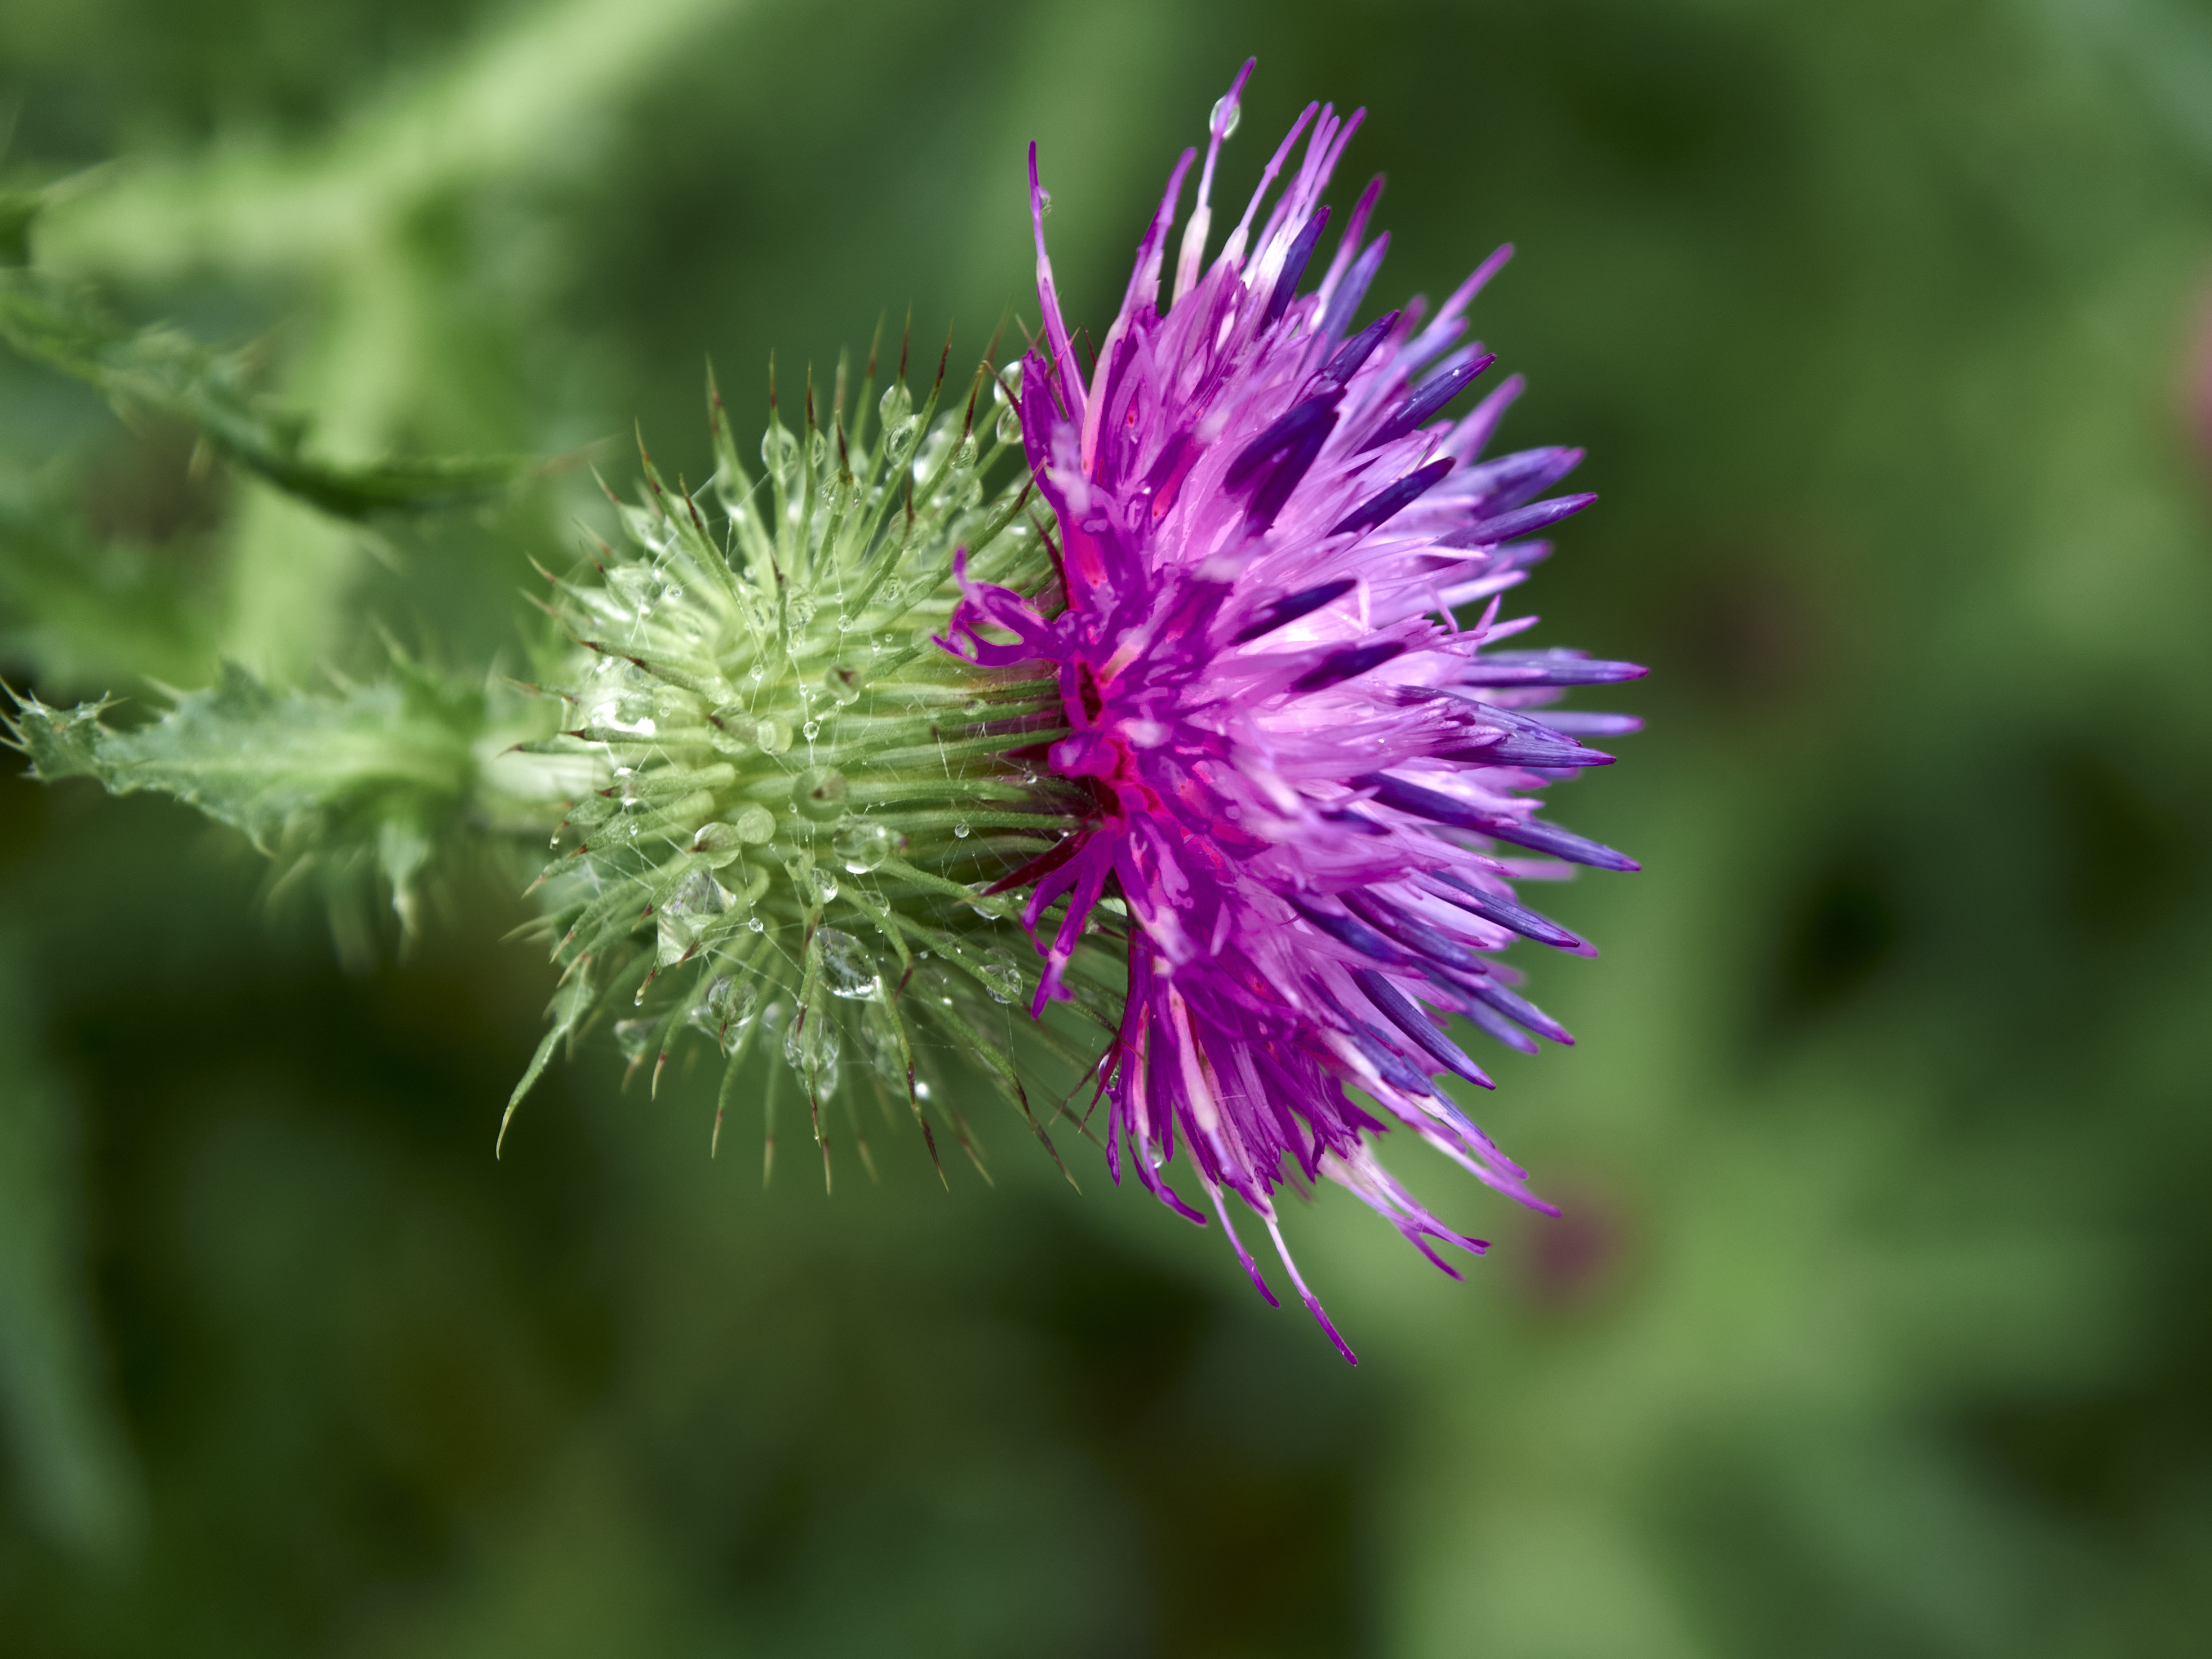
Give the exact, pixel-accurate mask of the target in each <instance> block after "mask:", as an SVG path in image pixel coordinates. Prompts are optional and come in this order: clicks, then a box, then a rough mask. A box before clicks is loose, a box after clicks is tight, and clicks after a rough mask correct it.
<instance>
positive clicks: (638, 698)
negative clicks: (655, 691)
mask: <svg viewBox="0 0 2212 1659" xmlns="http://www.w3.org/2000/svg"><path fill="white" fill-rule="evenodd" d="M584 724H585V725H586V726H587V727H589V728H591V729H592V730H593V731H598V732H634V733H635V734H636V735H637V736H639V737H643V738H649V737H651V736H652V735H653V732H655V731H656V730H657V729H658V728H657V727H656V726H654V725H653V698H652V696H651V695H650V694H649V693H647V692H643V691H613V692H610V693H605V694H603V695H601V696H596V697H593V698H592V699H591V701H590V702H588V703H587V704H586V708H585V714H584Z"/></svg>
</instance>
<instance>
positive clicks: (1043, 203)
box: [1037, 185, 1052, 218]
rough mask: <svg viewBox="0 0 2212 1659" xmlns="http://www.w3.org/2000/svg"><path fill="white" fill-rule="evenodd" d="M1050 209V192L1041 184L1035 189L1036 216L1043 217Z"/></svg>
mask: <svg viewBox="0 0 2212 1659" xmlns="http://www.w3.org/2000/svg"><path fill="white" fill-rule="evenodd" d="M1051 211H1052V192H1051V191H1048V190H1046V189H1045V188H1043V187H1042V185H1040V186H1039V187H1038V189H1037V216H1038V217H1039V218H1042V217H1044V216H1046V215H1047V214H1048V213H1050V212H1051Z"/></svg>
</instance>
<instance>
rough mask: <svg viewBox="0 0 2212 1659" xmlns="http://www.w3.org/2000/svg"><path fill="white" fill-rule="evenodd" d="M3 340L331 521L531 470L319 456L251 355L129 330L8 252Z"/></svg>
mask: <svg viewBox="0 0 2212 1659" xmlns="http://www.w3.org/2000/svg"><path fill="white" fill-rule="evenodd" d="M0 340H5V341H6V342H7V343H9V345H11V346H13V347H14V348H15V349H16V350H18V351H20V352H21V353H22V354H23V355H24V356H27V357H31V358H33V359H36V360H37V361H38V362H43V363H46V364H47V365H48V366H49V367H51V368H58V369H60V370H61V371H62V372H63V373H64V374H73V375H75V376H76V377H77V378H78V379H79V380H84V381H87V382H88V383H89V384H91V385H93V386H97V387H99V388H100V390H101V391H102V392H106V394H107V395H108V397H110V398H112V399H114V400H115V402H116V404H118V407H120V408H122V409H125V410H131V409H144V410H153V411H155V412H157V413H160V414H163V415H167V416H171V417H173V418H174V419H177V420H180V421H183V422H186V423H187V424H188V425H190V426H191V427H192V428H193V429H194V430H196V431H197V432H198V433H199V435H200V436H201V437H202V439H203V440H204V441H205V442H207V443H208V444H209V445H210V447H212V448H213V449H214V450H215V451H216V453H218V454H220V455H222V457H224V458H225V459H228V460H229V461H231V462H233V463H234V464H235V465H240V466H242V467H245V468H246V469H247V470H248V471H252V472H255V473H258V475H259V476H261V477H264V478H266V479H268V480H269V482H270V483H273V484H275V485H276V487H277V488H278V489H283V490H285V491H287V492H289V493H290V494H292V495H297V496H299V497H300V498H301V500H303V501H309V502H312V503H313V505H314V506H316V507H319V508H321V509H322V510H323V511H324V512H325V513H333V514H335V515H337V517H339V518H343V519H367V518H370V517H374V516H375V515H377V514H380V513H408V512H421V511H424V510H427V509H430V508H435V507H452V506H455V505H457V504H459V503H462V502H466V501H482V500H484V499H486V498H488V497H490V496H493V495H498V494H500V493H501V491H504V490H507V489H512V488H513V486H514V485H515V484H516V483H520V481H521V480H523V479H524V478H526V477H528V476H529V475H530V473H531V472H532V470H533V468H532V463H529V462H526V461H520V460H515V459H462V458H453V457H432V458H425V459H394V460H383V461H374V462H368V463H364V464H361V465H347V464H343V463H340V462H337V461H332V460H330V459H325V458H322V457H319V456H317V455H316V454H315V453H313V449H312V447H311V446H310V443H309V439H310V435H311V432H312V422H311V421H310V419H309V417H308V416H307V415H306V414H305V413H303V412H302V411H301V410H295V409H290V408H288V407H286V406H285V405H284V404H282V403H280V402H278V401H276V399H273V398H268V397H266V396H264V395H261V394H259V393H258V392H255V391H254V390H253V387H252V367H253V365H252V356H251V354H250V353H246V352H216V351H212V350H210V349H208V348H207V347H205V346H203V345H201V344H200V343H197V341H195V340H193V339H191V337H189V336H187V335H185V334H184V333H183V332H181V331H179V330H177V329H174V328H170V327H154V328H146V329H137V330H134V329H131V328H128V327H126V326H125V325H123V324H122V323H120V322H118V320H117V319H114V318H113V317H112V316H111V315H109V314H108V313H107V312H106V309H105V308H104V307H101V306H100V303H99V302H98V301H96V300H95V299H94V297H93V295H92V294H91V293H90V291H89V290H88V289H87V288H86V287H84V286H83V285H82V284H81V283H71V282H68V281H65V280H64V279H62V278H59V277H57V276H52V275H50V274H48V273H46V272H45V271H41V270H35V269H32V268H28V267H26V266H20V265H19V266H15V267H14V268H9V265H8V264H7V262H6V261H5V260H0Z"/></svg>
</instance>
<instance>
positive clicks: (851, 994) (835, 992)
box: [814, 927, 879, 1002]
mask: <svg viewBox="0 0 2212 1659" xmlns="http://www.w3.org/2000/svg"><path fill="white" fill-rule="evenodd" d="M814 938H815V941H816V943H817V944H818V945H821V947H822V982H823V984H824V985H826V986H828V987H829V994H830V995H831V996H833V997H841V998H842V999H843V1000H845V1001H847V1002H865V1001H867V1000H870V999H871V998H872V997H873V996H874V995H875V994H876V992H877V989H878V984H879V981H878V978H877V975H876V964H875V963H874V961H873V960H872V958H871V957H869V955H868V951H867V948H866V946H865V945H862V944H861V943H860V940H858V939H854V937H853V936H852V935H851V934H850V933H843V932H841V931H840V930H839V929H837V928H835V927H824V928H823V929H822V930H821V931H820V932H819V933H816V934H815V935H814Z"/></svg>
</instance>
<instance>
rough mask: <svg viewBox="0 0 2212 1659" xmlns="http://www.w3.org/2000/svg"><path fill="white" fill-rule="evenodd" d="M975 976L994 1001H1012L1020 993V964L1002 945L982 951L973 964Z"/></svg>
mask: <svg viewBox="0 0 2212 1659" xmlns="http://www.w3.org/2000/svg"><path fill="white" fill-rule="evenodd" d="M975 977H976V978H977V979H979V980H981V981H982V982H983V988H984V989H985V990H986V991H987V992H989V993H990V994H991V1000H992V1001H994V1002H1012V1001H1013V1000H1015V999H1016V998H1017V997H1018V996H1020V995H1021V994H1022V969H1021V964H1020V963H1018V962H1016V961H1015V960H1014V955H1013V952H1012V951H1009V950H1007V949H1006V946H1005V945H993V946H991V947H990V949H988V950H987V951H984V952H983V955H982V959H981V961H979V962H978V963H976V964H975Z"/></svg>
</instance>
